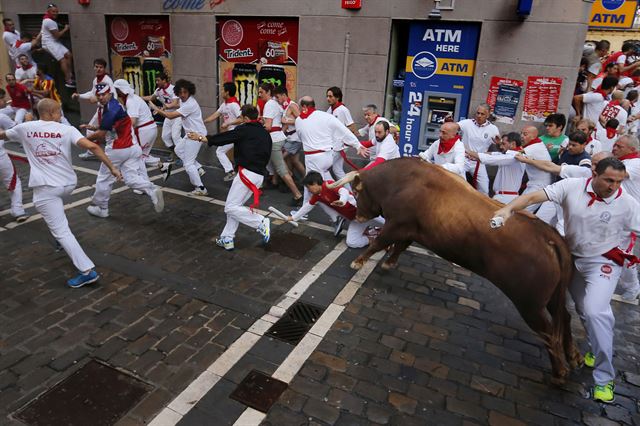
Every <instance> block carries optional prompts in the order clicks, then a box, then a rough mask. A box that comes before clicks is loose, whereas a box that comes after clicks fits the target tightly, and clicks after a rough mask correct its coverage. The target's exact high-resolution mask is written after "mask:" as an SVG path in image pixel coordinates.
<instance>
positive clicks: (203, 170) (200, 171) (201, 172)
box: [198, 167, 207, 176]
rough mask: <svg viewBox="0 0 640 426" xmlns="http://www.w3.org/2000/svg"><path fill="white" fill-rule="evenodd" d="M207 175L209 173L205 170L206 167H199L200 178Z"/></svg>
mask: <svg viewBox="0 0 640 426" xmlns="http://www.w3.org/2000/svg"><path fill="white" fill-rule="evenodd" d="M205 173H207V171H206V170H205V169H204V167H199V168H198V174H199V175H200V176H204V174H205Z"/></svg>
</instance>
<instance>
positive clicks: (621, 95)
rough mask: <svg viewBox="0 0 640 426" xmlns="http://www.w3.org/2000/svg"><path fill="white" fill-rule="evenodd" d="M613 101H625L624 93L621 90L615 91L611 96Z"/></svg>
mask: <svg viewBox="0 0 640 426" xmlns="http://www.w3.org/2000/svg"><path fill="white" fill-rule="evenodd" d="M611 99H612V100H614V101H621V100H623V99H624V92H622V91H620V90H615V91H614V92H613V93H612V94H611Z"/></svg>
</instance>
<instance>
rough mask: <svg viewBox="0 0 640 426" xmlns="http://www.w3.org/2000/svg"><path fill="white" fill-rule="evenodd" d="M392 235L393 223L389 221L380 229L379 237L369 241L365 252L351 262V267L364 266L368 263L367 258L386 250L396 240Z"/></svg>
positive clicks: (358, 267)
mask: <svg viewBox="0 0 640 426" xmlns="http://www.w3.org/2000/svg"><path fill="white" fill-rule="evenodd" d="M391 235H394V231H393V225H392V224H390V223H389V221H387V222H386V223H385V224H384V226H383V227H382V230H381V231H380V234H379V235H378V237H377V238H376V239H375V240H373V241H372V242H370V243H369V247H367V249H366V250H365V252H364V253H362V254H361V255H360V256H358V257H357V258H356V259H355V260H354V261H353V262H351V268H353V269H360V268H362V266H363V265H364V264H365V263H366V261H367V260H369V258H370V257H371V256H373V255H374V254H375V253H377V252H379V251H380V250H384V249H386V248H387V247H389V246H390V245H392V244H394V243H395V241H394V240H393V239H392V238H391Z"/></svg>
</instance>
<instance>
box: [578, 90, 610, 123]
mask: <svg viewBox="0 0 640 426" xmlns="http://www.w3.org/2000/svg"><path fill="white" fill-rule="evenodd" d="M608 102H609V100H608V99H605V98H603V97H602V95H601V94H600V93H595V92H587V93H585V94H583V95H582V103H583V108H582V117H583V118H588V119H589V120H591V121H593V122H594V123H598V119H599V118H600V114H601V113H602V110H603V109H604V107H605V106H606V105H607V103H608Z"/></svg>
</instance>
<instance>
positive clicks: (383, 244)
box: [332, 158, 582, 383]
mask: <svg viewBox="0 0 640 426" xmlns="http://www.w3.org/2000/svg"><path fill="white" fill-rule="evenodd" d="M348 182H353V183H352V187H353V188H354V190H355V192H356V193H357V200H358V212H357V216H356V220H358V221H366V220H369V219H372V218H374V217H377V216H379V215H383V216H384V218H385V220H386V223H385V224H384V227H383V228H382V230H381V232H380V235H379V236H378V238H377V239H375V240H374V241H373V242H372V243H371V245H370V246H369V247H368V249H367V250H366V251H365V252H364V253H363V254H362V255H360V256H359V257H358V258H357V259H356V260H354V262H353V263H352V264H351V266H352V267H353V268H355V269H359V268H360V267H362V265H363V264H364V262H366V261H367V260H368V259H369V257H371V255H373V254H374V253H376V252H378V251H380V250H383V249H385V248H387V247H389V246H392V248H391V252H390V256H389V258H388V259H387V260H386V261H385V262H384V263H383V265H382V267H383V268H384V269H390V268H393V267H395V266H396V264H397V261H398V256H399V255H400V253H401V252H402V251H404V250H405V249H406V248H407V247H408V246H409V245H410V244H411V243H412V242H413V241H416V242H418V243H420V244H422V245H423V246H425V247H426V248H428V249H429V250H432V251H433V252H435V253H437V254H438V255H439V256H442V257H443V258H445V259H447V260H449V261H451V262H455V263H457V264H458V265H461V266H463V267H465V268H467V269H469V270H471V271H473V272H475V273H476V274H478V275H481V276H483V277H485V278H487V279H488V280H490V281H491V282H492V283H493V284H495V285H496V286H497V287H498V288H499V289H500V290H502V292H503V293H504V294H505V295H506V296H507V297H508V298H509V299H511V301H512V302H513V304H514V305H515V306H516V308H517V309H518V311H519V312H520V314H521V315H522V318H523V319H524V320H525V321H526V323H527V324H528V325H529V327H531V329H533V330H534V331H535V332H536V333H538V335H539V336H540V337H541V338H542V339H543V340H544V342H545V345H546V347H547V351H548V353H549V358H550V359H551V366H552V370H553V378H552V381H553V382H554V383H561V382H563V381H564V378H565V376H566V375H567V373H568V369H567V366H566V364H565V358H566V360H567V361H568V363H569V365H570V366H571V368H575V367H577V366H578V365H580V363H581V362H582V358H581V356H580V354H579V352H578V351H577V349H576V347H575V345H574V344H573V339H572V335H571V327H570V320H571V318H570V315H569V312H568V311H567V309H566V306H565V297H566V296H565V294H566V289H567V286H568V284H569V282H570V280H571V274H572V271H573V265H572V261H571V254H570V252H569V249H568V247H567V246H566V244H565V241H564V240H563V238H562V237H561V236H560V235H559V234H558V233H557V232H556V231H555V230H554V229H553V228H551V227H550V226H548V225H547V224H545V223H544V222H542V221H541V220H538V219H535V218H533V217H530V216H527V215H525V214H517V215H515V216H514V217H513V218H512V219H510V220H509V221H508V222H507V224H506V225H505V226H504V227H502V228H498V229H492V228H491V227H490V226H489V222H490V219H491V217H492V215H493V212H495V211H496V210H497V209H498V208H499V207H500V206H501V205H502V204H500V203H498V202H497V201H495V200H492V199H490V198H488V197H486V196H485V195H482V194H480V193H479V192H477V191H475V190H474V189H473V188H471V186H469V185H468V184H467V183H466V182H465V181H464V180H462V179H461V178H459V177H458V176H456V175H454V174H453V173H450V172H448V171H446V170H445V169H443V168H441V167H439V166H434V165H431V164H427V163H425V162H423V161H421V160H419V159H417V158H402V159H398V160H393V161H388V162H385V163H383V164H381V165H379V166H377V167H375V168H372V169H370V170H367V171H363V172H351V173H349V174H348V175H347V176H346V177H345V178H343V179H342V180H340V181H338V182H336V183H335V184H333V185H332V186H340V185H344V184H345V183H348ZM498 253H509V254H510V260H509V261H508V262H505V261H504V257H503V256H498V255H497V254H498Z"/></svg>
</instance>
